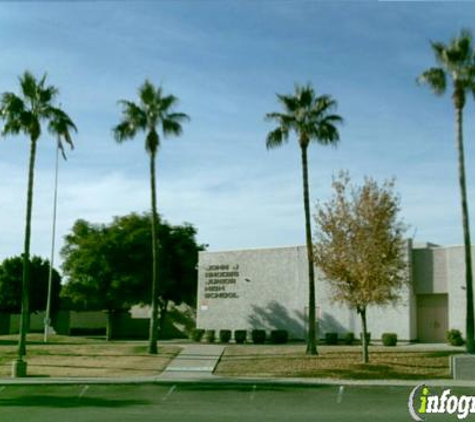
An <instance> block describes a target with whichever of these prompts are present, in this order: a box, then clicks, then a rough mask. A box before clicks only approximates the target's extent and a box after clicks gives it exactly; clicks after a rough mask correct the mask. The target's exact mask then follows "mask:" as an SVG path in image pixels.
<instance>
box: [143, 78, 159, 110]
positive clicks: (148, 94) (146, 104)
mask: <svg viewBox="0 0 475 422" xmlns="http://www.w3.org/2000/svg"><path fill="white" fill-rule="evenodd" d="M139 98H140V102H141V104H142V107H143V108H153V107H154V105H155V104H156V102H157V101H156V98H157V96H156V93H155V86H154V85H153V84H152V83H151V82H150V81H149V80H148V79H147V80H146V81H145V82H144V83H143V85H142V86H141V87H140V88H139Z"/></svg>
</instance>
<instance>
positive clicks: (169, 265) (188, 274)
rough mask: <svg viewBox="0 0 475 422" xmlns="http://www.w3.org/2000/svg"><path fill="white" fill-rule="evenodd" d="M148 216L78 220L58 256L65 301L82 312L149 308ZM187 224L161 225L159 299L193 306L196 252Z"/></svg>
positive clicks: (150, 251)
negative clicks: (99, 221)
mask: <svg viewBox="0 0 475 422" xmlns="http://www.w3.org/2000/svg"><path fill="white" fill-rule="evenodd" d="M150 219H151V216H150V213H145V214H136V213H132V214H128V215H125V216H122V217H116V218H114V220H113V221H112V223H111V224H108V225H106V224H92V223H89V222H87V221H85V220H78V221H76V223H75V224H74V226H73V229H72V233H70V234H69V235H67V236H66V244H65V246H64V247H63V249H62V251H61V255H62V257H63V259H64V263H63V270H64V274H65V276H67V278H68V282H67V284H66V286H65V288H64V293H63V296H64V297H65V298H66V299H68V300H69V301H70V302H71V303H72V304H73V305H74V306H76V307H80V308H83V309H106V310H120V309H127V308H129V307H130V306H131V305H133V304H135V303H145V304H149V303H150V299H151V298H150V286H151V279H152V274H151V273H152V269H151V266H150V265H149V263H150V262H151V260H152V250H151V244H152V242H151V236H152V234H151V223H150ZM195 236H196V229H195V228H194V227H193V226H192V225H191V224H186V223H185V224H183V225H180V226H172V225H170V224H168V223H167V222H166V221H163V220H160V223H159V227H158V239H160V254H159V268H160V273H159V278H160V281H159V298H160V300H161V301H164V302H166V301H168V300H173V301H175V302H177V303H181V302H186V303H188V304H193V305H194V303H195V299H196V287H197V270H196V265H197V262H198V251H200V250H203V249H204V245H198V244H197V243H196V239H195Z"/></svg>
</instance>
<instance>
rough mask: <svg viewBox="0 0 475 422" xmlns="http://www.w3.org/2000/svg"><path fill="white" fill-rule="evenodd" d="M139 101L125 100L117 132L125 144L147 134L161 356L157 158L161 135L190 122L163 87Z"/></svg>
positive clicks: (152, 337)
mask: <svg viewBox="0 0 475 422" xmlns="http://www.w3.org/2000/svg"><path fill="white" fill-rule="evenodd" d="M138 95H139V102H138V103H137V104H136V103H134V102H132V101H126V100H121V101H119V104H120V105H121V106H122V121H121V122H120V123H119V124H118V125H117V126H116V127H114V129H113V132H114V137H115V139H116V141H117V142H119V143H121V142H123V141H125V140H128V139H133V138H134V137H135V135H136V134H137V133H138V132H145V150H146V151H147V153H148V155H149V158H150V186H151V196H152V198H151V199H152V219H151V220H152V221H151V223H152V300H151V302H152V316H151V319H150V334H149V348H148V351H149V353H151V354H157V353H158V349H157V319H158V318H157V317H158V249H159V239H158V237H157V229H158V213H157V197H156V187H155V159H156V156H157V152H158V147H159V146H160V135H159V131H160V129H161V132H162V134H163V136H164V137H167V136H169V135H175V136H179V135H181V133H182V127H181V123H183V122H185V121H187V120H189V117H188V116H187V115H186V114H184V113H176V112H174V111H173V109H174V107H175V106H176V105H177V103H178V98H177V97H175V96H173V95H164V94H163V91H162V88H161V87H158V88H156V87H155V86H154V85H153V84H152V83H151V82H149V81H148V80H146V81H145V82H144V84H143V85H142V86H141V87H140V88H139V90H138Z"/></svg>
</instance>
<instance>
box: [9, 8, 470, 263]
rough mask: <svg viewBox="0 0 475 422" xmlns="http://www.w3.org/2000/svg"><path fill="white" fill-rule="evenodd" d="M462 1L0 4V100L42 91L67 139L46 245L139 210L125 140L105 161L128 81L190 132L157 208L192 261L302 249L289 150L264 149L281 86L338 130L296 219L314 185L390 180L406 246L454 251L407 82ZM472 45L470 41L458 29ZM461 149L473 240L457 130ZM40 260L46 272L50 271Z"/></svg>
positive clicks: (434, 111) (176, 151)
mask: <svg viewBox="0 0 475 422" xmlns="http://www.w3.org/2000/svg"><path fill="white" fill-rule="evenodd" d="M474 18H475V4H473V3H471V2H444V3H443V2H418V3H416V2H359V1H351V2H340V1H336V2H318V1H311V2H305V1H277V0H276V1H232V0H227V1H223V2H219V1H200V0H194V1H193V0H190V1H157V2H151V1H149V2H137V1H134V2H124V1H121V2H113V1H107V2H105V1H104V2H82V1H79V2H70V3H66V2H46V3H44V2H42V3H39V2H18V3H13V2H11V3H10V2H1V3H0V39H1V40H2V43H3V45H2V49H1V53H0V54H1V63H2V65H1V66H0V91H1V92H4V91H17V90H18V82H17V78H18V76H19V75H20V74H21V73H22V72H23V71H24V70H26V69H29V70H31V71H32V72H33V73H35V74H36V75H38V76H40V75H42V74H43V73H44V72H47V73H48V81H49V82H50V83H51V84H53V85H55V86H57V87H58V88H59V90H60V95H59V98H58V101H59V102H60V103H61V105H62V107H63V108H64V109H65V110H66V111H67V112H68V113H69V114H70V116H71V117H72V118H73V120H74V121H75V122H76V125H77V126H78V129H79V132H78V134H77V135H76V136H75V139H74V141H75V144H76V149H75V150H74V151H73V152H71V153H70V154H69V159H68V161H67V162H65V163H61V169H60V172H61V173H60V187H59V189H60V191H59V205H58V206H59V209H58V213H59V214H58V246H59V247H60V246H61V245H62V243H63V240H62V238H63V236H64V235H66V234H67V233H68V231H69V230H70V229H71V227H72V225H73V223H74V221H75V220H76V219H78V218H84V219H87V220H89V221H92V222H97V223H99V222H109V221H110V220H111V219H112V217H113V216H116V215H123V214H126V213H128V212H131V211H137V212H142V211H145V210H148V209H149V206H150V205H149V202H150V200H149V178H148V171H149V170H148V159H147V156H146V153H145V150H144V141H143V138H142V137H140V136H139V137H137V139H135V140H134V141H131V142H128V143H125V144H122V145H117V144H116V143H115V142H114V140H113V138H112V135H111V128H112V127H113V126H114V125H115V124H116V123H118V121H119V117H120V109H119V107H118V106H117V100H119V99H121V98H126V99H132V100H134V99H135V97H136V91H137V88H138V86H139V85H140V84H141V83H143V81H144V80H145V78H149V79H150V80H151V81H153V82H154V83H156V84H162V85H163V89H164V90H165V92H166V93H173V94H174V95H176V96H177V97H179V99H180V104H179V108H178V111H183V112H186V113H187V114H189V115H190V117H191V122H190V123H188V124H186V125H185V126H184V133H183V136H181V137H179V138H171V139H165V140H163V142H162V145H161V149H160V152H159V158H158V206H159V210H160V212H161V214H162V215H163V216H164V217H165V218H166V219H167V220H168V221H169V222H171V223H173V224H180V223H182V222H184V221H187V222H191V223H192V224H194V225H195V226H196V227H197V228H198V233H199V234H198V239H199V241H200V242H203V243H207V244H209V250H223V249H241V248H256V247H274V246H286V245H296V244H303V243H304V226H303V206H302V186H301V165H300V152H299V149H298V146H297V143H296V141H295V139H294V138H292V139H291V140H290V142H289V144H288V145H285V146H284V147H282V148H281V149H278V150H272V151H267V150H266V148H265V137H266V134H267V132H268V131H269V130H271V129H272V128H273V126H272V124H270V123H268V122H265V121H264V118H263V117H264V115H265V113H267V112H270V111H278V110H279V105H278V103H277V101H276V96H275V94H276V93H291V92H292V91H293V88H294V84H295V83H299V84H305V83H307V82H310V83H312V84H313V85H314V87H315V89H316V91H317V93H318V94H323V93H325V94H331V95H332V96H333V97H334V98H335V99H336V100H337V101H338V113H339V114H341V115H342V116H343V117H344V119H345V125H344V126H343V127H342V128H341V131H340V133H341V143H340V144H339V146H338V148H329V147H322V146H319V145H316V144H315V145H313V146H312V147H311V149H310V151H309V160H310V167H309V169H310V187H311V198H312V204H314V202H315V200H317V199H319V200H323V201H324V200H326V199H328V198H329V197H330V194H331V188H330V186H331V179H332V175H334V174H335V173H336V172H338V171H339V170H340V169H347V170H349V172H350V174H351V176H352V178H353V180H354V181H355V182H357V183H361V181H362V178H363V176H365V175H368V176H372V177H374V178H375V179H377V180H378V181H383V180H384V179H387V178H391V177H395V178H396V190H397V192H398V193H400V195H401V202H402V217H403V218H404V220H405V221H406V223H407V224H409V225H410V229H409V231H408V235H409V236H415V239H416V240H419V241H432V242H435V243H440V244H459V243H461V242H462V230H461V224H460V206H459V192H458V184H457V167H456V158H457V157H456V150H455V142H454V119H453V114H454V113H453V109H452V104H451V101H450V95H446V96H445V97H443V98H437V97H435V96H433V94H432V93H431V92H430V91H429V89H428V88H426V87H419V86H417V85H416V83H415V79H416V77H417V76H418V75H419V74H420V73H421V72H422V71H423V70H425V69H426V68H428V67H430V66H432V65H433V64H434V60H433V55H432V52H431V50H430V46H429V41H430V40H441V41H448V40H449V39H450V38H451V37H453V36H454V35H456V34H457V33H458V32H459V30H460V29H461V28H462V27H468V28H471V24H472V25H473V22H474V21H475V20H474ZM472 29H474V30H475V28H472ZM465 116H466V120H465V142H466V144H465V145H466V157H467V162H466V165H467V176H468V182H469V200H470V201H471V219H472V221H473V224H475V220H474V217H475V202H474V201H473V197H474V192H475V180H474V177H475V173H474V164H475V150H474V142H473V141H474V139H475V116H474V107H473V100H472V99H470V101H469V102H468V105H467V107H466V113H465ZM54 145H55V143H54V140H53V139H51V137H50V136H49V135H48V134H47V133H46V132H45V134H44V136H43V137H42V138H41V139H40V143H39V147H38V156H37V167H36V175H35V177H36V179H35V197H34V212H33V234H32V252H33V253H35V254H39V255H42V256H44V257H48V256H49V248H50V246H49V245H50V241H51V219H52V200H53V189H52V188H53V170H54ZM28 150H29V145H28V140H27V139H25V138H24V137H21V136H20V137H9V138H6V139H0V174H1V175H2V178H1V181H0V192H2V194H1V195H0V233H1V239H2V241H1V242H0V259H1V258H4V257H6V256H11V255H16V254H19V253H21V250H22V245H23V234H24V214H25V202H26V199H25V195H26V178H27V174H26V167H27V160H28ZM56 259H58V258H56Z"/></svg>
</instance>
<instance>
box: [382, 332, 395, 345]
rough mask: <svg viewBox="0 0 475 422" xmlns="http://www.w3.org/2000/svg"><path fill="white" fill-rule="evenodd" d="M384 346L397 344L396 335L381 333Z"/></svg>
mask: <svg viewBox="0 0 475 422" xmlns="http://www.w3.org/2000/svg"><path fill="white" fill-rule="evenodd" d="M381 340H382V341H383V345H384V346H395V345H396V344H397V334H396V333H383V336H382V337H381Z"/></svg>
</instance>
